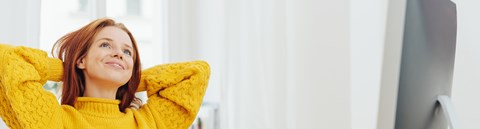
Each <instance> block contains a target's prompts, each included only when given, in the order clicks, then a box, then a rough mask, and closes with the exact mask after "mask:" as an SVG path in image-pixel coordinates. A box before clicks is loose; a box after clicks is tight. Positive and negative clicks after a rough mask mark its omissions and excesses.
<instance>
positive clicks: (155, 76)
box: [0, 44, 210, 129]
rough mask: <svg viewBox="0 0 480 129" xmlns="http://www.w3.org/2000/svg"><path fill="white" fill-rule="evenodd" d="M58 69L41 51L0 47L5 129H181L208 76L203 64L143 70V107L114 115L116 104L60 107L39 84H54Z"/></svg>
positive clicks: (91, 101) (83, 101)
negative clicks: (144, 97) (145, 92)
mask: <svg viewBox="0 0 480 129" xmlns="http://www.w3.org/2000/svg"><path fill="white" fill-rule="evenodd" d="M62 70H63V67H62V62H61V61H60V60H59V59H55V58H49V57H48V55H47V54H46V52H44V51H41V50H38V49H33V48H27V47H14V46H10V45H4V44H0V116H1V117H2V119H3V120H4V121H5V123H6V124H7V125H8V126H9V127H10V128H13V129H47V128H48V129H60V128H68V129H73V128H75V129H134V128H141V129H147V128H148V129H154V128H159V129H186V128H188V127H189V125H190V124H191V123H192V121H193V120H194V119H195V116H196V115H197V112H198V110H199V107H200V105H201V103H202V99H203V95H204V93H205V89H206V87H207V83H208V79H209V75H210V68H209V65H208V64H207V63H206V62H203V61H193V62H184V63H174V64H165V65H158V66H155V67H152V68H149V69H146V70H143V71H142V77H141V82H140V84H139V91H145V90H146V91H147V95H148V101H147V104H145V105H143V106H142V107H141V108H140V109H138V110H135V109H130V108H128V109H126V110H125V112H120V110H119V108H118V104H119V103H120V101H119V100H110V99H101V98H89V97H79V98H78V100H77V102H76V103H75V106H74V107H72V106H69V105H60V104H59V103H58V101H57V100H56V98H55V96H54V95H53V94H51V93H50V92H48V91H46V90H44V89H43V88H42V86H43V84H45V82H46V81H47V80H52V81H60V79H61V74H62Z"/></svg>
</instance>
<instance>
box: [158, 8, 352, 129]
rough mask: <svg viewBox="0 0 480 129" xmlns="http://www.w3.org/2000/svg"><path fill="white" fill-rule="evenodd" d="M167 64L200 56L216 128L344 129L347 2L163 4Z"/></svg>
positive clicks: (347, 93)
mask: <svg viewBox="0 0 480 129" xmlns="http://www.w3.org/2000/svg"><path fill="white" fill-rule="evenodd" d="M168 3H169V6H168V7H169V9H168V10H169V13H168V15H169V16H168V18H169V20H168V21H169V23H168V25H169V26H168V27H169V32H167V34H168V35H169V36H168V38H169V39H168V51H169V52H168V54H169V60H170V61H180V60H191V59H204V60H207V61H208V62H210V65H211V67H212V76H211V81H210V85H209V88H208V90H207V94H206V97H205V102H213V103H218V104H219V106H220V110H219V112H220V114H219V115H220V119H219V125H218V129H318V128H335V129H347V128H350V123H351V122H350V121H351V120H350V114H351V113H350V52H349V51H350V47H349V24H350V23H349V0H337V1H326V0H319V1H315V0H241V1H238V0H203V1H186V0H170V1H168Z"/></svg>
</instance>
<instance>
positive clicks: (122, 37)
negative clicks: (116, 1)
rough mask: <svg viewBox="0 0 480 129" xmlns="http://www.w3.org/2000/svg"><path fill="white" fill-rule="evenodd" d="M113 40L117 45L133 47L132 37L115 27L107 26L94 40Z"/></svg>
mask: <svg viewBox="0 0 480 129" xmlns="http://www.w3.org/2000/svg"><path fill="white" fill-rule="evenodd" d="M104 38H107V39H111V40H112V41H113V42H115V43H121V44H126V45H128V46H132V41H131V40H130V36H129V35H128V34H127V32H125V31H124V30H122V29H120V28H118V27H114V26H107V27H104V28H103V29H102V30H100V32H99V33H98V34H97V35H96V36H95V37H94V38H93V39H94V41H97V40H99V39H104Z"/></svg>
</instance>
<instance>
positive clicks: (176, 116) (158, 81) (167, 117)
mask: <svg viewBox="0 0 480 129" xmlns="http://www.w3.org/2000/svg"><path fill="white" fill-rule="evenodd" d="M209 76H210V67H209V65H208V64H207V63H206V62H204V61H192V62H183V63H174V64H164V65H158V66H155V67H152V68H149V69H147V70H144V71H142V79H141V82H140V84H139V91H142V90H145V89H146V90H147V96H148V101H147V104H145V105H144V106H142V108H140V109H139V111H140V112H141V113H144V114H146V115H148V116H151V117H152V118H153V121H155V123H156V126H157V127H162V126H164V127H166V128H169V129H186V128H188V127H189V126H190V125H191V123H192V122H193V120H194V119H195V117H196V115H197V113H198V111H199V108H200V105H201V104H202V100H203V96H204V94H205V90H206V88H207V84H208V79H209Z"/></svg>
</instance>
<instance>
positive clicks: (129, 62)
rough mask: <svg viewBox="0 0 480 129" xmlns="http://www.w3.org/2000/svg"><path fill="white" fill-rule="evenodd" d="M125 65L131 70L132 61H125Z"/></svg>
mask: <svg viewBox="0 0 480 129" xmlns="http://www.w3.org/2000/svg"><path fill="white" fill-rule="evenodd" d="M125 63H127V65H128V68H130V69H131V70H132V69H133V59H129V60H126V61H125Z"/></svg>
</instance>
